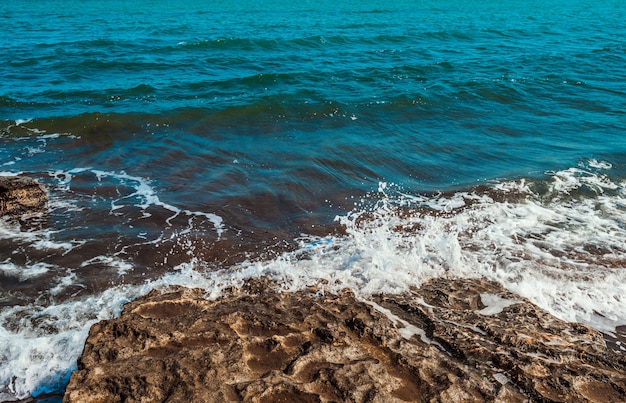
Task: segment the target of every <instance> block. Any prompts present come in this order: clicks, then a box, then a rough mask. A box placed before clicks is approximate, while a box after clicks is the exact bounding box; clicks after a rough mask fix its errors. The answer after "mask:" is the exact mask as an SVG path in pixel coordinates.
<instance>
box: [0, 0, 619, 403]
mask: <svg viewBox="0 0 626 403" xmlns="http://www.w3.org/2000/svg"><path fill="white" fill-rule="evenodd" d="M79 10H80V12H78V11H79ZM625 20H626V6H625V5H624V4H623V3H622V2H602V4H596V3H591V2H586V1H573V2H572V1H570V2H563V1H555V0H553V1H548V2H545V1H544V2H541V3H538V2H537V3H536V4H535V6H529V5H528V3H527V2H525V3H524V4H523V5H522V4H520V5H511V4H501V2H493V1H487V0H484V1H478V0H476V1H470V2H467V1H465V2H457V1H418V2H415V1H404V2H395V3H394V4H393V5H388V4H384V3H383V2H377V1H372V0H370V1H363V2H359V3H358V4H357V5H354V4H350V5H348V4H343V3H341V2H339V3H337V2H325V1H322V2H319V1H317V2H314V3H311V2H305V3H297V4H294V2H282V1H271V2H256V1H252V0H247V1H243V2H238V3H237V4H231V3H230V2H211V3H210V4H198V3H196V2H192V1H184V2H180V1H178V2H172V1H165V0H157V1H148V0H141V1H134V2H125V1H121V0H116V1H112V2H96V1H81V2H75V3H72V2H66V1H63V2H61V1H50V0H44V1H40V2H37V3H30V2H28V3H23V2H18V1H7V2H3V3H1V4H0V22H1V23H2V26H3V27H4V28H3V29H4V32H3V34H2V36H0V50H1V51H0V62H1V63H0V76H2V77H3V79H2V84H1V86H0V145H1V146H0V174H2V175H13V174H25V175H29V176H31V177H33V178H35V179H37V180H38V181H40V182H41V183H42V184H44V185H45V186H46V188H47V190H48V194H49V196H50V212H49V214H48V215H46V216H45V217H43V218H40V220H43V221H44V222H45V225H44V226H43V227H35V228H31V229H29V230H26V229H25V228H20V227H19V226H18V225H16V224H13V223H9V222H4V221H3V222H0V290H1V291H2V292H1V294H0V357H2V358H3V359H2V360H0V400H10V399H17V398H25V397H28V396H31V395H33V396H39V395H41V394H43V393H47V392H52V393H60V392H62V390H63V388H64V387H65V384H66V382H67V378H68V376H69V374H70V372H71V370H72V369H73V368H75V365H76V358H77V357H78V355H79V354H80V352H81V349H82V344H83V342H84V340H85V337H86V335H87V331H88V329H89V326H90V325H91V324H92V323H94V322H95V321H97V320H100V319H106V318H110V317H112V316H114V315H116V314H117V313H119V311H120V309H121V306H122V304H123V303H124V302H125V301H128V300H129V299H132V298H134V297H136V296H139V295H141V294H143V293H145V292H147V291H148V290H150V289H152V288H154V287H157V286H160V285H170V284H184V285H190V286H199V287H205V288H206V289H207V291H208V292H209V293H210V294H211V295H213V296H216V295H218V294H219V290H220V289H222V288H223V287H226V286H228V285H233V284H239V283H240V282H241V281H242V279H244V278H247V277H254V276H259V275H270V276H274V277H276V278H278V279H280V280H282V283H283V284H284V285H285V287H286V288H297V287H301V286H302V285H304V284H308V283H312V282H316V281H317V280H319V279H327V280H330V284H333V285H334V286H335V287H337V288H338V289H339V288H342V287H345V286H350V287H352V288H353V289H355V290H356V291H357V292H358V293H360V294H362V295H364V296H367V295H368V294H370V293H375V292H381V291H383V292H402V291H403V290H406V289H407V287H409V286H413V285H415V286H418V285H419V284H422V283H423V282H425V281H427V280H428V279H430V278H434V277H441V276H444V277H445V276H465V277H486V278H489V279H493V280H496V281H499V282H500V283H502V284H503V285H505V286H506V287H507V288H509V289H511V290H512V291H515V292H517V293H519V294H521V295H522V296H525V297H527V298H529V299H531V300H532V301H533V302H535V303H536V304H538V305H539V306H541V307H543V308H545V309H547V310H549V311H550V312H552V313H554V314H555V315H557V316H558V317H560V318H562V319H565V320H572V321H574V320H575V321H581V322H583V323H586V324H589V325H591V326H593V327H595V328H597V329H599V330H602V331H604V332H609V333H610V332H612V331H613V330H614V328H615V326H617V325H620V324H621V325H623V324H626V316H625V314H624V312H626V300H625V299H624V297H623V296H624V295H626V288H625V287H626V286H625V284H626V271H625V270H624V268H625V258H624V248H625V247H624V245H626V221H625V218H624V217H625V212H626V190H625V183H626V182H625V181H626V142H625V141H624V140H623V134H624V133H625V132H626V131H625V129H626V91H625V88H626V87H625V86H624V83H625V82H626V50H625V48H624V45H625V41H624V39H623V38H625V37H626V32H624V30H625V28H624V24H623V21H625Z"/></svg>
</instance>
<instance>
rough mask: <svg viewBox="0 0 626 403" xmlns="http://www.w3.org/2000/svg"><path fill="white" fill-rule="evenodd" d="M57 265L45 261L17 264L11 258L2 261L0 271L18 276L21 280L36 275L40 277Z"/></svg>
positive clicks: (7, 274)
mask: <svg viewBox="0 0 626 403" xmlns="http://www.w3.org/2000/svg"><path fill="white" fill-rule="evenodd" d="M54 267H55V266H53V265H51V264H47V263H43V262H39V263H34V264H30V265H27V266H20V265H16V264H14V263H12V262H10V261H9V260H5V261H4V262H2V263H0V272H2V273H4V275H6V276H11V277H16V278H18V279H19V280H20V281H24V280H28V279H32V278H35V277H39V276H41V275H42V274H45V273H47V272H48V271H50V269H53V268H54Z"/></svg>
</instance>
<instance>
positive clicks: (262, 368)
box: [64, 279, 626, 402]
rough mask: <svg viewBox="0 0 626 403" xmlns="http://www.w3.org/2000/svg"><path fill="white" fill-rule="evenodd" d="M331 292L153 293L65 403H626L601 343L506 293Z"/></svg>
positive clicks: (623, 384) (458, 287)
mask: <svg viewBox="0 0 626 403" xmlns="http://www.w3.org/2000/svg"><path fill="white" fill-rule="evenodd" d="M322 291H323V285H319V286H318V287H313V288H310V289H306V290H302V291H298V292H277V291H275V287H274V284H272V283H271V282H270V281H268V280H255V281H251V282H250V283H248V284H247V285H246V287H244V288H242V289H232V290H229V291H228V292H226V293H225V295H223V296H222V297H220V298H219V299H218V300H215V301H209V300H207V299H205V298H204V297H203V291H202V290H198V289H186V288H176V289H174V290H170V291H168V292H165V291H163V290H160V291H159V290H156V291H153V292H151V293H149V294H148V295H146V296H144V297H142V298H139V299H138V300H136V301H133V302H130V303H128V304H127V305H126V306H125V307H124V311H123V313H122V315H121V317H119V318H117V319H112V320H108V321H102V322H100V323H97V324H95V325H94V326H93V327H92V328H91V330H90V333H89V337H88V339H87V341H86V344H85V348H84V351H83V354H82V356H81V357H80V359H79V362H78V370H77V371H75V372H74V373H73V374H72V376H71V379H70V383H69V385H68V387H67V390H66V393H65V396H64V402H115V401H126V402H143V401H168V402H190V401H193V402H225V401H235V402H236V401H245V402H346V401H350V402H401V401H433V402H435V401H443V402H472V401H474V402H483V401H495V402H527V401H546V402H549V401H563V402H587V401H591V402H619V401H626V356H625V355H624V354H622V353H618V352H614V351H611V350H610V349H608V348H607V346H606V343H605V341H604V339H603V337H602V334H601V333H599V332H597V331H595V330H593V329H590V328H588V327H586V326H584V325H581V324H576V323H567V322H563V321H561V320H559V319H557V318H555V317H553V316H551V315H550V314H548V313H547V312H545V311H543V310H541V309H539V308H538V307H536V306H534V305H532V304H531V303H530V302H529V301H527V300H525V299H523V298H521V297H520V296H517V295H514V294H512V293H510V292H508V291H506V290H504V289H503V288H502V287H500V286H499V285H497V284H495V283H491V282H486V281H481V280H461V279H458V280H449V279H438V280H434V281H432V282H429V283H427V284H425V285H424V286H423V287H421V288H420V289H416V290H413V291H411V292H409V293H407V294H403V295H382V296H377V297H375V298H373V299H372V300H371V301H363V300H361V299H359V298H357V297H355V295H354V294H353V293H352V292H351V291H349V290H345V291H344V292H342V293H340V294H330V293H324V292H322Z"/></svg>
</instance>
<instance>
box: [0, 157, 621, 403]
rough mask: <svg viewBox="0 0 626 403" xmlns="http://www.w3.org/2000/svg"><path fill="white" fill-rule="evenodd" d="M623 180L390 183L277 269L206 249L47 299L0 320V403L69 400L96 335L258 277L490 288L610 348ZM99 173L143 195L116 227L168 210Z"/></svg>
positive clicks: (23, 276)
mask: <svg viewBox="0 0 626 403" xmlns="http://www.w3.org/2000/svg"><path fill="white" fill-rule="evenodd" d="M613 170H614V169H613V167H612V165H611V164H610V163H608V162H605V161H598V160H587V161H585V162H583V163H581V164H580V165H579V166H576V167H572V168H569V169H565V170H561V171H555V172H547V173H546V176H545V178H544V179H528V178H526V179H524V178H520V179H517V180H511V181H501V182H495V183H493V184H491V185H480V186H476V187H472V188H468V189H465V190H459V191H452V192H447V193H432V194H412V193H411V192H408V191H406V190H404V189H402V188H400V187H398V186H395V185H393V184H388V183H380V184H379V187H378V189H377V191H374V192H371V193H370V194H367V195H364V196H363V197H362V198H360V199H357V200H355V202H356V205H355V207H354V209H353V210H352V211H350V212H348V213H346V214H342V215H339V216H337V218H336V221H337V223H338V224H339V225H340V226H341V227H342V230H341V231H340V232H337V233H331V234H328V233H327V234H323V233H321V234H318V235H307V234H302V235H301V236H299V237H297V238H296V239H294V241H295V242H296V247H295V248H289V249H288V250H286V251H283V252H280V251H279V253H277V255H276V256H275V257H272V258H268V259H267V258H266V259H264V258H262V257H261V256H260V255H258V256H257V257H256V258H252V257H251V258H249V259H246V260H244V261H241V262H239V263H233V264H231V265H227V266H221V267H219V266H218V267H216V266H214V265H213V264H212V263H211V262H210V261H206V260H203V256H204V251H205V249H204V246H202V245H194V244H191V243H184V242H183V243H181V244H180V246H181V247H183V248H187V249H186V252H185V253H186V254H187V256H188V260H187V261H183V262H180V263H179V264H177V265H176V266H173V267H172V269H171V270H168V271H166V272H165V273H163V274H161V275H157V276H156V277H153V278H152V279H151V280H148V281H147V282H144V283H135V284H131V283H128V284H124V283H121V284H118V285H113V286H109V287H107V288H105V289H104V290H102V291H99V292H96V293H94V294H92V295H89V294H87V295H85V296H83V297H78V298H75V297H69V298H68V297H66V298H65V299H64V300H63V299H58V298H56V299H51V300H48V301H49V302H48V304H42V303H41V302H42V301H44V300H45V299H41V298H39V302H24V303H22V304H20V305H15V306H13V307H6V308H4V309H3V310H2V311H1V313H0V323H1V326H0V339H2V342H1V343H0V346H2V347H0V354H1V355H3V356H5V357H7V359H6V360H4V363H3V364H1V365H0V385H1V386H0V396H2V397H3V398H4V399H9V398H11V399H12V398H24V397H26V396H28V395H37V394H39V393H44V392H46V393H47V392H58V391H60V390H62V389H63V387H64V385H65V382H67V379H68V376H69V373H70V372H71V370H72V369H73V368H74V367H75V362H76V361H75V360H76V358H77V356H78V354H80V351H81V348H82V343H83V342H84V340H85V338H86V336H87V331H88V328H89V326H90V325H91V324H93V323H94V322H95V321H97V320H101V319H106V318H110V317H112V316H115V315H117V314H119V312H120V310H121V307H122V304H123V303H124V302H126V301H128V300H130V299H132V298H135V297H137V296H139V295H141V294H144V293H146V292H148V291H149V290H151V289H154V288H155V287H160V286H172V285H185V286H190V287H201V288H204V289H205V290H206V291H207V293H208V295H209V296H210V297H211V298H213V297H217V296H219V295H220V292H221V290H223V289H225V288H227V287H230V286H237V285H241V284H242V283H243V281H244V280H245V279H247V278H256V277H258V276H269V277H271V278H273V279H275V280H277V281H278V283H279V284H281V286H282V287H283V288H285V289H290V290H295V289H299V288H302V287H305V286H308V285H310V284H313V283H318V282H320V281H322V282H323V283H324V284H326V285H325V287H326V288H327V289H328V290H329V291H339V290H341V289H343V288H345V287H349V288H351V289H353V290H354V291H355V292H356V293H357V294H358V295H360V296H361V297H363V298H368V297H369V296H371V295H374V294H379V293H402V292H405V291H407V290H409V288H410V287H417V286H419V285H421V284H424V283H425V282H427V281H428V280H430V279H433V278H441V277H443V278H457V277H462V278H487V279H490V280H494V281H497V282H499V283H501V284H503V285H504V286H505V287H506V288H508V289H509V290H511V291H513V292H516V293H518V294H520V295H522V296H523V297H526V298H529V299H530V300H531V301H533V302H534V303H535V304H537V305H539V306H540V307H542V308H544V309H546V310H548V311H549V312H551V313H553V314H554V315H556V316H557V317H559V318H561V319H564V320H567V321H578V322H582V323H585V324H588V325H590V326H592V327H595V328H596V329H599V330H601V331H603V332H606V333H609V334H610V333H612V332H614V330H615V327H616V326H619V325H623V324H626V316H625V314H624V312H626V298H624V295H626V270H625V269H626V260H624V257H623V256H625V255H626V247H625V246H624V245H626V226H625V225H624V223H623V216H624V212H625V210H626V180H624V178H623V177H621V176H619V175H618V176H614V175H613V174H612V172H613ZM93 173H94V174H95V175H97V176H99V177H100V178H102V180H115V181H128V182H129V184H131V186H133V187H134V188H135V189H136V194H135V196H133V195H132V194H131V195H127V196H121V197H119V198H118V199H117V201H115V202H113V203H111V207H110V208H111V211H112V212H113V213H115V212H116V211H118V210H119V209H120V208H121V207H122V206H121V204H120V203H122V202H124V203H130V204H131V205H136V206H138V207H139V208H141V209H142V210H143V211H144V212H146V211H148V210H146V209H147V208H148V205H155V203H156V204H157V205H158V204H159V203H162V202H160V199H158V196H157V195H156V194H154V193H153V191H147V192H146V191H142V190H141V189H144V190H146V189H150V188H149V187H146V185H147V183H145V182H144V180H143V179H140V178H135V177H131V176H128V175H125V174H114V173H106V172H99V171H93ZM74 174H76V175H77V174H80V173H79V172H74ZM67 183H71V182H67ZM135 197H137V200H134V199H135ZM142 200H143V201H142ZM164 206H165V208H166V209H167V210H169V211H170V213H171V214H170V218H169V219H168V220H172V219H174V218H175V217H176V216H177V215H180V214H184V215H186V216H187V217H188V218H191V216H192V215H193V214H195V213H193V212H185V211H183V210H181V209H178V208H175V207H171V206H169V205H164ZM216 217H217V216H211V217H209V216H207V218H208V219H209V221H211V222H212V223H213V225H214V227H215V228H216V229H218V230H219V228H222V229H223V231H226V232H224V233H223V234H224V236H228V234H227V232H229V231H230V230H231V229H230V227H229V225H230V224H229V223H228V222H227V221H226V222H222V221H221V220H217V218H216ZM166 221H167V220H166ZM189 223H190V224H191V223H192V221H190V222H189ZM189 230H190V231H192V232H193V231H194V227H193V226H192V227H189ZM183 232H184V231H181V232H180V233H179V236H182V235H183ZM72 247H77V246H76V245H74V246H72ZM147 250H149V249H147ZM84 265H87V266H89V265H96V266H97V265H110V266H115V267H117V270H118V274H120V275H124V274H125V273H127V272H128V271H132V270H134V267H133V266H134V265H135V263H133V262H132V260H128V259H127V258H125V259H121V260H120V259H119V258H117V260H116V257H115V256H111V255H107V254H103V255H101V256H94V257H91V258H90V259H89V260H88V261H86V262H85V263H84ZM0 270H2V273H3V275H6V276H15V277H17V278H19V281H29V280H30V279H33V278H39V277H41V276H46V275H49V274H50V272H53V271H56V272H58V273H60V277H59V278H58V279H57V280H56V282H57V284H59V286H62V284H68V285H69V284H76V282H77V278H76V276H75V274H74V273H73V272H72V270H59V268H58V267H55V266H54V265H50V264H40V265H36V266H33V267H32V268H31V269H29V270H26V269H24V268H20V267H19V266H17V265H15V264H11V263H10V262H4V263H2V264H0ZM66 286H67V285H66ZM18 339H19V340H20V342H19V343H16V342H14V341H15V340H18ZM9 346H13V347H11V348H9Z"/></svg>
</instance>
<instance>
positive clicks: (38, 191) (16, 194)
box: [0, 176, 48, 219]
mask: <svg viewBox="0 0 626 403" xmlns="http://www.w3.org/2000/svg"><path fill="white" fill-rule="evenodd" d="M47 203H48V196H47V195H46V190H45V189H44V187H43V186H41V185H40V184H39V183H37V182H36V181H35V180H33V179H32V178H29V177H27V176H0V216H7V217H9V218H10V219H20V218H21V217H22V216H23V215H25V214H35V213H40V212H43V211H45V209H46V206H47Z"/></svg>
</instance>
